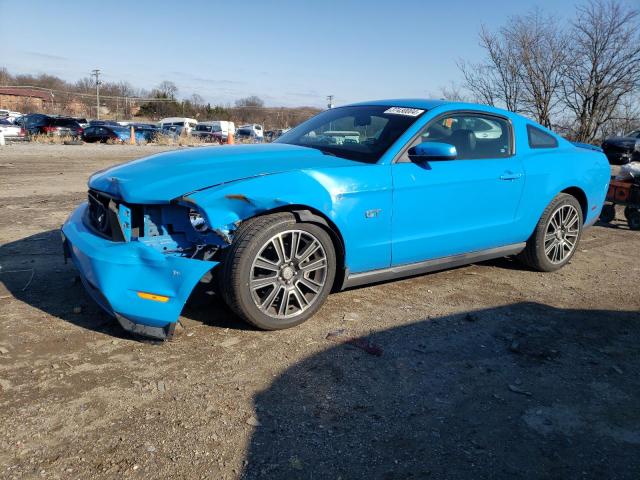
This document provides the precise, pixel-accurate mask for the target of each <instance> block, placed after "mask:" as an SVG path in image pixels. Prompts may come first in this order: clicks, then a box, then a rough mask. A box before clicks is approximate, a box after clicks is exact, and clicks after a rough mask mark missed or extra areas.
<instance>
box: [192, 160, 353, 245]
mask: <svg viewBox="0 0 640 480" xmlns="http://www.w3.org/2000/svg"><path fill="white" fill-rule="evenodd" d="M318 177H320V178H318ZM322 177H324V175H322V174H319V173H317V172H291V173H286V174H280V175H278V174H276V175H266V176H258V177H253V178H249V179H244V180H240V181H237V182H232V183H227V184H224V185H219V186H216V187H212V188H209V189H206V190H201V191H198V192H194V193H192V194H189V195H188V196H186V197H184V200H186V201H189V202H193V203H194V204H195V205H196V206H197V207H198V208H199V209H200V210H201V212H202V213H203V214H204V215H205V217H206V219H207V222H208V224H209V225H210V226H211V228H212V229H213V230H214V231H217V232H222V233H224V234H227V235H230V234H231V233H232V232H233V231H234V230H235V229H236V228H237V226H238V225H239V224H240V223H241V222H242V221H243V220H246V219H247V218H251V217H254V216H256V215H259V214H260V213H262V212H265V211H269V210H273V209H276V208H280V207H283V206H288V205H305V206H308V207H311V208H315V209H317V210H320V211H322V212H331V211H332V210H333V205H334V203H335V202H336V197H337V196H339V195H341V194H342V193H343V190H342V189H340V188H336V186H335V185H328V184H327V183H328V182H325V183H324V184H323V183H322V179H323V178H322ZM327 180H328V178H327Z"/></svg>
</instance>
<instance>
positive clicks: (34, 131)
mask: <svg viewBox="0 0 640 480" xmlns="http://www.w3.org/2000/svg"><path fill="white" fill-rule="evenodd" d="M17 124H19V125H20V126H21V127H23V128H24V130H25V132H26V134H27V135H28V136H32V135H58V136H70V137H74V138H79V137H81V136H82V133H83V129H82V127H81V126H80V124H79V123H78V122H77V121H76V120H75V119H73V118H71V117H55V116H50V115H45V114H42V113H32V114H28V115H23V116H22V117H20V118H19V119H18V121H17Z"/></svg>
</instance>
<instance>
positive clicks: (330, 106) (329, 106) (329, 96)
mask: <svg viewBox="0 0 640 480" xmlns="http://www.w3.org/2000/svg"><path fill="white" fill-rule="evenodd" d="M327 101H328V102H329V103H328V104H327V108H328V109H329V110H331V109H332V108H333V95H327Z"/></svg>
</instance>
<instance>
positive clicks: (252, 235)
mask: <svg viewBox="0 0 640 480" xmlns="http://www.w3.org/2000/svg"><path fill="white" fill-rule="evenodd" d="M221 267H222V268H221V270H220V276H219V290H220V293H221V294H222V297H223V298H224V300H225V302H226V303H227V305H228V306H229V307H230V308H231V310H233V311H234V312H235V313H236V314H237V315H238V316H240V317H241V318H243V319H244V320H246V321H248V322H249V323H251V324H253V325H255V326H256V327H258V328H262V329H265V330H279V329H283V328H289V327H293V326H296V325H299V324H301V323H302V322H304V321H305V320H307V319H309V318H310V317H311V316H312V315H313V314H314V313H316V312H317V311H318V309H319V308H320V307H321V305H322V304H323V303H324V301H325V299H326V298H327V295H329V292H330V291H331V288H332V286H333V280H334V277H335V273H336V255H335V250H334V247H333V242H332V241H331V238H330V237H329V235H328V234H327V232H326V231H325V230H324V229H323V228H321V227H319V226H318V225H315V224H311V223H297V222H296V221H295V217H294V216H293V215H292V214H290V213H277V214H272V215H265V216H262V217H256V218H254V219H251V220H248V221H247V222H244V223H243V224H242V225H241V226H240V228H239V229H238V232H237V233H236V236H235V238H234V240H233V243H232V244H231V246H230V247H229V248H228V249H227V251H226V252H225V254H224V258H223V264H222V266H221Z"/></svg>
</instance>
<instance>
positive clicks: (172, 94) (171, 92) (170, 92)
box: [157, 80, 178, 100]
mask: <svg viewBox="0 0 640 480" xmlns="http://www.w3.org/2000/svg"><path fill="white" fill-rule="evenodd" d="M157 90H158V91H159V92H160V94H161V95H163V96H164V98H170V99H172V100H173V99H175V98H176V95H177V94H178V87H177V86H176V84H175V83H173V82H170V81H168V80H164V81H163V82H160V85H158V87H157Z"/></svg>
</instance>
